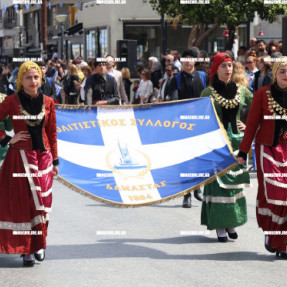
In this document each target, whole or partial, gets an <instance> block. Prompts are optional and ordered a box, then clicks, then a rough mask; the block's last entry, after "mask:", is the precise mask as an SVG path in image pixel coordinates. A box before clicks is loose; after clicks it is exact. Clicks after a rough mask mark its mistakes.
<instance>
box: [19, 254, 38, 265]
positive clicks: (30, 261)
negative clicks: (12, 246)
mask: <svg viewBox="0 0 287 287" xmlns="http://www.w3.org/2000/svg"><path fill="white" fill-rule="evenodd" d="M24 256H25V254H22V255H21V257H23V267H33V266H34V264H35V260H25V257H24Z"/></svg>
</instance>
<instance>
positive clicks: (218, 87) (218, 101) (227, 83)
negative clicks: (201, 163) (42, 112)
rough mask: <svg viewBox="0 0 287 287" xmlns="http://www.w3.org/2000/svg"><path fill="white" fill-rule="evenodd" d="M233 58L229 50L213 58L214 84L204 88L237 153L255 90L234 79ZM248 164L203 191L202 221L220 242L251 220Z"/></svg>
mask: <svg viewBox="0 0 287 287" xmlns="http://www.w3.org/2000/svg"><path fill="white" fill-rule="evenodd" d="M232 71H233V63H232V59H231V58H230V56H229V55H227V54H225V53H220V54H217V55H216V56H215V57H214V58H213V62H212V67H211V70H210V75H209V78H210V86H209V87H208V88H206V89H204V90H203V91H202V93H201V97H211V98H213V99H214V106H215V110H216V113H217V116H218V118H219V120H220V121H221V123H222V125H223V127H224V129H225V130H226V131H227V135H228V137H229V140H230V142H231V145H232V148H233V152H234V153H235V154H236V152H238V147H239V144H240V142H241V140H242V138H243V133H242V131H241V130H242V123H241V122H240V112H241V110H242V108H243V106H244V105H247V106H249V107H250V106H251V101H252V93H251V92H250V91H249V90H248V89H247V88H246V87H244V86H242V85H239V84H236V83H234V82H233V81H231V76H232ZM249 184H250V180H249V174H248V170H247V167H246V165H237V166H236V167H235V168H234V169H233V170H231V171H229V172H228V173H226V174H225V175H224V176H221V177H217V179H216V180H215V181H214V182H212V183H210V184H208V185H206V186H205V188H204V193H203V202H202V209H201V224H202V225H206V226H207V229H209V230H213V229H216V233H217V237H218V241H219V242H227V240H228V238H227V233H228V236H229V238H232V239H237V237H238V235H237V233H236V231H235V227H237V226H240V225H243V224H244V223H246V221H247V210H246V209H247V208H246V200H245V196H244V194H243V187H246V186H249Z"/></svg>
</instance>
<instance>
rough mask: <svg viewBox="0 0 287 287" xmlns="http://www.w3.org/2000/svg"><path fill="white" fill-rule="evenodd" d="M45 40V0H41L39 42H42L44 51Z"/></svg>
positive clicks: (45, 47) (45, 49)
mask: <svg viewBox="0 0 287 287" xmlns="http://www.w3.org/2000/svg"><path fill="white" fill-rule="evenodd" d="M47 41H48V39H47V0H43V1H42V5H41V43H43V50H44V51H47Z"/></svg>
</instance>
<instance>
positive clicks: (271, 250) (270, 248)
mask: <svg viewBox="0 0 287 287" xmlns="http://www.w3.org/2000/svg"><path fill="white" fill-rule="evenodd" d="M264 243H265V249H266V250H267V251H269V252H271V253H275V252H276V249H273V248H272V247H271V246H269V245H268V244H267V243H266V239H265V242H264Z"/></svg>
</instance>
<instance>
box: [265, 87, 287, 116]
mask: <svg viewBox="0 0 287 287" xmlns="http://www.w3.org/2000/svg"><path fill="white" fill-rule="evenodd" d="M266 94H267V99H268V108H269V110H270V112H271V113H272V114H273V116H274V117H276V116H278V114H280V115H282V116H281V117H280V118H281V119H284V120H285V121H287V109H285V108H283V107H281V106H280V105H279V104H278V103H277V102H276V101H275V99H274V98H273V97H272V95H271V90H267V91H266ZM276 112H277V113H276Z"/></svg>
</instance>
